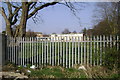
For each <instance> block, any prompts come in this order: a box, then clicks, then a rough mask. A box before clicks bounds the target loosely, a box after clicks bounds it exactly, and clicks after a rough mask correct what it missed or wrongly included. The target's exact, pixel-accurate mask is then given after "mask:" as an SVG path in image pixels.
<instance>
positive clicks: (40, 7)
mask: <svg viewBox="0 0 120 80" xmlns="http://www.w3.org/2000/svg"><path fill="white" fill-rule="evenodd" d="M57 3H58V2H52V3H46V4H44V5H42V6H39V7H37V8H35V9H34V11H33V12H31V13H30V14H29V15H28V19H29V18H30V17H32V16H33V15H34V14H35V13H36V12H37V11H39V10H40V9H43V8H45V7H48V6H50V5H55V4H57Z"/></svg>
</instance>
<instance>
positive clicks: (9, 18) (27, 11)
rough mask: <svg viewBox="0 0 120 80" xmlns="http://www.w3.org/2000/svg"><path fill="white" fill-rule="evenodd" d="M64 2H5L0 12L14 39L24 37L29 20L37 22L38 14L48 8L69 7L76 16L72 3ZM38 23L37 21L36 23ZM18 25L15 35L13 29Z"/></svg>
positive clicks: (26, 0) (8, 32)
mask: <svg viewBox="0 0 120 80" xmlns="http://www.w3.org/2000/svg"><path fill="white" fill-rule="evenodd" d="M60 1H62V0H55V1H53V2H32V1H29V2H28V0H25V1H24V2H4V5H5V6H4V7H1V8H0V9H1V10H0V12H1V14H2V16H3V18H4V20H5V22H6V33H7V35H8V36H12V37H17V36H19V37H24V36H25V33H26V24H27V21H28V19H30V18H32V19H33V21H35V19H36V17H37V15H38V12H39V11H40V10H42V9H44V8H46V7H49V6H53V5H56V4H61V5H65V6H67V7H68V8H69V9H70V10H71V11H72V12H73V13H74V14H75V11H76V10H77V9H76V8H75V6H74V4H72V3H71V2H65V1H64V3H60ZM35 22H36V21H35ZM14 25H16V29H15V34H13V30H12V27H13V26H14Z"/></svg>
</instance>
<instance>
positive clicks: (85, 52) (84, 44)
mask: <svg viewBox="0 0 120 80" xmlns="http://www.w3.org/2000/svg"><path fill="white" fill-rule="evenodd" d="M84 64H86V36H84Z"/></svg>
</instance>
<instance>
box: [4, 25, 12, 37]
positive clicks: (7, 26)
mask: <svg viewBox="0 0 120 80" xmlns="http://www.w3.org/2000/svg"><path fill="white" fill-rule="evenodd" d="M6 33H7V35H8V36H10V37H12V36H13V35H12V28H11V24H9V23H6Z"/></svg>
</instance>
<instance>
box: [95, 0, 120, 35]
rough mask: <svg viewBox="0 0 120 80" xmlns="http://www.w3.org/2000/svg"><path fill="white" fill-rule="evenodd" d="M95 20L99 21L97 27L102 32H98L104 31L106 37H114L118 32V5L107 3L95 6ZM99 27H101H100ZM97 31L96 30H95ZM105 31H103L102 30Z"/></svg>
mask: <svg viewBox="0 0 120 80" xmlns="http://www.w3.org/2000/svg"><path fill="white" fill-rule="evenodd" d="M96 9H97V10H96V11H97V15H96V17H97V19H95V20H96V21H99V22H98V24H97V26H99V30H100V28H101V29H102V30H100V31H106V28H107V32H108V35H116V34H118V32H119V29H118V24H117V22H118V4H117V3H115V2H109V3H98V4H97V8H96ZM100 25H102V26H101V27H100ZM103 26H104V27H103ZM97 29H98V28H97ZM104 29H105V30H104Z"/></svg>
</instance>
